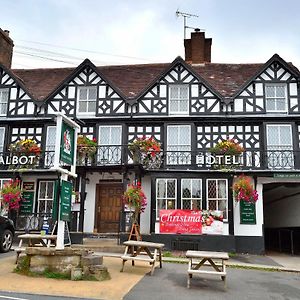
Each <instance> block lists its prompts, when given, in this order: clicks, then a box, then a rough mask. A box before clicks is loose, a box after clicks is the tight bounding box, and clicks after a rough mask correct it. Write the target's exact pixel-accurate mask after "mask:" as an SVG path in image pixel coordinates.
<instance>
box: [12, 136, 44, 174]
mask: <svg viewBox="0 0 300 300" xmlns="http://www.w3.org/2000/svg"><path fill="white" fill-rule="evenodd" d="M9 151H10V153H11V155H12V156H17V157H19V158H20V159H19V163H18V164H15V165H11V166H10V169H34V168H36V167H37V165H38V162H39V158H40V155H41V147H40V146H39V145H38V144H37V142H36V141H35V140H32V139H25V140H19V141H17V142H15V143H13V144H11V145H10V146H9ZM22 157H23V158H22ZM24 157H27V158H28V159H27V162H26V158H25V159H24ZM24 161H25V162H26V163H22V162H24Z"/></svg>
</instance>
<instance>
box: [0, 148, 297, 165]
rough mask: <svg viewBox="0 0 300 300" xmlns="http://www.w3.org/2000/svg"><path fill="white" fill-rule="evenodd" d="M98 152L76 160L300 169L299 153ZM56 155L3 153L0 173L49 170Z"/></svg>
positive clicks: (264, 151) (48, 153)
mask: <svg viewBox="0 0 300 300" xmlns="http://www.w3.org/2000/svg"><path fill="white" fill-rule="evenodd" d="M96 148H97V149H96V152H95V153H93V154H88V155H86V156H82V155H81V156H80V157H78V158H77V166H79V167H80V166H83V167H89V166H92V167H95V166H99V167H101V166H123V165H141V166H142V167H143V168H144V169H150V170H151V169H164V168H170V169H176V168H186V167H189V168H190V169H203V170H204V169H206V170H207V169H209V170H217V169H242V170H245V169H249V170H294V169H300V164H299V163H300V151H294V150H290V149H282V150H278V149H277V150H259V149H258V150H246V151H245V152H243V153H242V154H240V155H216V154H212V153H210V152H209V151H186V150H184V151H175V150H174V151H155V152H142V151H135V152H134V153H133V152H131V151H130V150H129V149H128V146H127V145H116V146H98V147H96ZM54 155H55V152H54V151H42V152H41V154H40V155H39V156H36V157H32V158H30V159H28V160H27V159H26V157H24V155H23V156H22V155H17V154H14V153H10V152H3V153H0V157H2V160H1V159H0V170H9V169H11V170H16V169H49V168H50V167H52V166H53V164H54Z"/></svg>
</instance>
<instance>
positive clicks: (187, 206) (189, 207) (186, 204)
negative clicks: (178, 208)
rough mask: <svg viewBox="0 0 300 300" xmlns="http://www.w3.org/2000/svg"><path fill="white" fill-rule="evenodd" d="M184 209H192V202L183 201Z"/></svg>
mask: <svg viewBox="0 0 300 300" xmlns="http://www.w3.org/2000/svg"><path fill="white" fill-rule="evenodd" d="M182 209H192V207H191V200H182Z"/></svg>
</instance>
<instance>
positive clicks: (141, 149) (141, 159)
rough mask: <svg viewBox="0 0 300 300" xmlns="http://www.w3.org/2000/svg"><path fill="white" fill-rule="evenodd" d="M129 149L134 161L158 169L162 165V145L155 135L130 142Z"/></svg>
mask: <svg viewBox="0 0 300 300" xmlns="http://www.w3.org/2000/svg"><path fill="white" fill-rule="evenodd" d="M128 149H129V151H130V152H131V156H132V160H133V163H135V164H142V165H143V166H144V167H145V168H148V169H158V168H159V167H160V165H161V162H162V161H161V158H162V153H161V147H160V143H159V142H157V141H156V140H155V139H154V138H153V137H150V138H146V137H145V136H143V137H142V138H137V139H135V140H134V141H133V142H132V143H130V144H128Z"/></svg>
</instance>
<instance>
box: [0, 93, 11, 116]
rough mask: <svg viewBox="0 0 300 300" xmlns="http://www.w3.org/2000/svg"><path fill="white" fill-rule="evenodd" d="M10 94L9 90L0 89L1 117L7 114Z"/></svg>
mask: <svg viewBox="0 0 300 300" xmlns="http://www.w3.org/2000/svg"><path fill="white" fill-rule="evenodd" d="M8 93H9V90H8V89H0V116H6V114H7V105H8Z"/></svg>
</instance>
